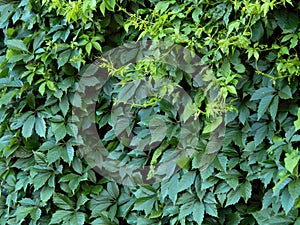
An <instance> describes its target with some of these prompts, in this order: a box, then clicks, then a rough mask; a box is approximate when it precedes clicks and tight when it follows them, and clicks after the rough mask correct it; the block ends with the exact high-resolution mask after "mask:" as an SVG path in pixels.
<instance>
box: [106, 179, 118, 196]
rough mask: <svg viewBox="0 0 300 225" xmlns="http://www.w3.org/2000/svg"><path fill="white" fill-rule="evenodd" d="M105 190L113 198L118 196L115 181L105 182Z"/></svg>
mask: <svg viewBox="0 0 300 225" xmlns="http://www.w3.org/2000/svg"><path fill="white" fill-rule="evenodd" d="M107 191H108V193H109V195H110V196H111V197H112V198H113V199H117V198H118V196H119V187H118V185H117V184H116V183H114V182H110V183H108V184H107Z"/></svg>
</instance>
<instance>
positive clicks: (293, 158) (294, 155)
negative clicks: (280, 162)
mask: <svg viewBox="0 0 300 225" xmlns="http://www.w3.org/2000/svg"><path fill="white" fill-rule="evenodd" d="M299 160H300V155H299V154H298V149H296V150H293V151H292V152H290V153H286V154H285V159H284V164H285V168H286V169H287V170H288V171H289V172H290V173H291V174H294V169H295V167H296V166H297V165H298V163H299Z"/></svg>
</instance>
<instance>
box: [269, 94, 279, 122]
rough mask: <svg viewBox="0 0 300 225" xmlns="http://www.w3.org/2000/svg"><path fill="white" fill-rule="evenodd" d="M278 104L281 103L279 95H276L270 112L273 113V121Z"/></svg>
mask: <svg viewBox="0 0 300 225" xmlns="http://www.w3.org/2000/svg"><path fill="white" fill-rule="evenodd" d="M278 104H279V97H278V96H275V97H274V98H273V100H272V103H271V104H270V107H269V112H270V115H271V117H272V119H273V121H275V118H276V115H277V111H278Z"/></svg>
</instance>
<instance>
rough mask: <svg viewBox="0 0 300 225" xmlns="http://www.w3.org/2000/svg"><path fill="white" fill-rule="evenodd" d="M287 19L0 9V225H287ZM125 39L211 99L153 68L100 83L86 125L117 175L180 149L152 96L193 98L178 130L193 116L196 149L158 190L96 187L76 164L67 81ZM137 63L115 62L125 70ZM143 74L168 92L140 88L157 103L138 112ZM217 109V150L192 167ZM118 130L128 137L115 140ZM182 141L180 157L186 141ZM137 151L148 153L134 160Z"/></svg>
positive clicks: (90, 0)
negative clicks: (214, 91) (222, 113)
mask: <svg viewBox="0 0 300 225" xmlns="http://www.w3.org/2000/svg"><path fill="white" fill-rule="evenodd" d="M299 14H300V3H298V1H292V0H243V1H235V0H226V1H219V0H217V1H212V0H193V1H192V0H184V1H175V0H166V1H157V0H151V1H137V0H132V1H125V0H123V1H122V0H121V1H114V0H84V1H83V0H79V1H66V0H63V1H59V0H52V1H50V0H42V1H37V0H22V1H21V2H10V3H9V2H8V3H5V2H1V6H0V30H1V32H0V107H1V108H0V123H1V125H0V180H1V186H0V190H1V193H0V224H1V225H2V224H3V225H4V224H11V225H16V224H31V225H33V224H66V225H67V224H70V225H75V224H79V225H83V224H92V225H98V224H137V225H143V224H147V225H148V224H213V225H216V224H230V225H234V224H245V225H246V224H249V225H254V224H278V225H279V224H296V225H299V224H300V219H299V218H300V215H299V207H300V188H299V187H300V177H299V160H300V154H299V150H298V147H297V146H298V142H299V141H300V133H299V130H300V109H299V94H298V93H299V85H300V84H299V81H298V76H299V71H300V61H299V52H300V47H299V43H298V42H299V39H300V19H299ZM138 40H139V41H143V40H151V41H164V42H165V43H169V44H178V45H181V46H183V47H184V48H186V49H188V50H189V52H191V53H192V55H193V54H196V55H198V56H199V57H200V58H201V63H204V64H205V65H207V66H208V68H210V70H207V71H212V73H213V76H210V77H213V78H207V79H208V81H209V82H208V83H214V84H215V85H217V86H218V88H219V90H220V93H221V97H222V98H221V100H220V99H219V98H218V100H217V101H216V102H213V103H215V104H207V103H208V102H207V99H206V94H207V91H208V89H209V88H207V89H203V88H200V87H199V84H198V83H197V82H195V80H196V79H195V78H194V79H193V78H192V77H190V76H188V74H187V73H186V72H185V71H184V70H182V69H179V68H174V67H172V66H169V65H166V64H164V63H161V62H149V61H141V62H139V63H136V64H134V65H131V66H130V67H125V68H123V69H122V70H117V71H114V72H112V73H111V77H110V79H109V81H108V82H107V83H106V84H105V87H104V88H103V91H102V92H101V93H99V98H98V102H97V108H96V120H97V124H98V131H99V138H101V139H102V142H103V144H104V145H105V146H106V148H107V149H108V150H109V152H110V153H111V154H112V155H113V156H114V157H115V158H116V159H118V160H120V161H122V163H124V164H128V165H134V166H138V167H142V166H144V165H150V168H151V166H152V167H154V166H155V165H156V164H157V163H159V162H164V161H168V157H171V155H172V149H174V146H175V147H176V145H177V144H178V142H179V141H180V140H179V138H178V136H179V133H180V126H179V120H180V119H179V118H178V115H177V111H176V110H177V109H176V104H177V103H178V102H179V101H180V99H179V100H178V99H176V100H174V102H171V103H170V102H168V101H163V100H162V98H161V96H164V95H165V94H166V93H168V92H172V91H171V90H173V89H174V87H176V86H180V87H182V88H183V89H184V90H185V91H186V92H187V93H188V94H189V95H190V96H191V97H192V99H193V102H192V103H191V104H190V105H188V106H189V107H187V105H185V109H183V115H184V116H183V117H184V120H189V118H190V117H197V118H198V119H199V123H200V125H199V127H200V128H201V131H203V132H201V134H200V135H199V137H198V138H199V139H198V141H197V144H196V145H197V151H196V152H194V154H193V156H192V157H191V158H190V159H183V160H182V161H180V162H178V165H179V170H178V171H177V172H176V173H175V174H173V175H170V179H168V180H164V181H162V182H157V183H155V184H153V185H147V184H144V185H133V186H127V185H122V184H118V183H116V182H114V181H113V180H111V179H109V177H108V178H107V177H102V176H101V175H100V174H98V173H97V170H94V169H93V168H92V167H91V165H90V164H89V163H88V162H87V160H86V158H84V157H82V152H81V151H80V148H79V147H80V146H81V145H82V143H81V142H80V137H79V136H80V135H81V133H80V132H79V131H78V127H77V126H76V124H77V122H78V121H76V117H74V116H72V111H73V108H79V109H84V108H85V104H86V103H85V102H84V101H83V100H82V99H81V97H80V95H79V94H78V83H79V81H80V78H81V77H82V76H83V75H84V74H86V73H87V70H88V69H89V67H87V65H88V64H89V63H92V62H94V61H95V60H96V59H97V58H98V57H100V56H101V54H102V53H104V52H107V51H109V50H110V49H113V48H115V47H118V46H120V45H122V44H124V43H128V42H130V41H138ZM137 54H138V52H136V51H134V49H133V51H131V52H130V53H128V52H127V53H126V56H130V55H132V58H129V59H128V58H127V59H126V60H128V62H129V61H130V60H132V59H133V58H134V57H136V55H137ZM126 60H125V63H126ZM183 60H184V62H187V63H188V62H190V61H191V60H193V56H189V55H185V57H184V59H183ZM145 74H147V76H148V77H150V78H151V79H154V80H155V79H159V78H167V79H168V80H169V83H160V85H161V86H155V85H154V86H153V89H159V91H158V92H151V93H152V96H151V97H150V98H145V99H146V100H145V101H142V102H139V101H138V100H139V99H135V98H137V97H136V96H138V93H141V91H140V90H139V88H141V86H139V85H140V83H143V82H144V81H143V79H144V78H145ZM151 79H150V81H151ZM132 81H134V82H140V83H138V84H139V85H131V86H130V82H132ZM94 84H95V82H94V80H93V79H90V80H88V79H87V82H86V83H85V84H84V85H85V86H86V87H92V86H93V85H94ZM157 84H158V83H157ZM170 84H171V85H170ZM126 87H127V89H126ZM208 87H211V86H210V85H208ZM153 93H154V94H153ZM155 94H156V95H155ZM141 96H143V94H141ZM143 97H147V96H143ZM116 99H117V101H116ZM224 99H226V104H225V103H224V102H223V100H224ZM129 100H136V101H129ZM128 102H129V104H128ZM220 103H222V104H220ZM223 103H224V108H225V109H226V112H227V113H226V118H225V125H226V130H225V136H224V140H223V142H222V146H220V151H218V150H219V146H213V147H214V148H215V149H211V152H209V154H206V155H203V151H205V148H206V147H205V146H206V144H207V141H208V139H209V135H208V134H209V133H210V132H211V131H213V130H214V129H216V128H217V127H218V126H219V125H220V123H221V122H220V121H217V120H213V121H211V120H210V118H211V117H212V116H214V114H215V110H216V107H215V105H222V106H223ZM115 104H123V105H124V107H123V108H124V109H128V110H129V111H130V110H131V111H130V113H131V116H132V117H133V118H134V119H135V122H134V123H133V124H130V126H128V124H126V123H122V115H123V114H122V112H118V111H114V112H115V114H112V113H111V112H112V111H111V108H112V107H113V106H114V105H115ZM178 104H179V103H178ZM182 104H185V102H183V103H182ZM178 107H180V106H178ZM83 111H84V110H83ZM118 113H119V114H118ZM150 118H151V123H150ZM216 121H217V122H216ZM214 123H217V124H214ZM161 124H165V126H164V127H162V126H161ZM85 126H88V125H86V124H85ZM149 126H152V127H151V129H148V127H149ZM128 127H130V129H129V130H132V132H133V133H134V134H135V137H137V138H136V139H134V138H133V139H131V140H130V137H129V136H128V135H127V136H126V134H128V133H129V132H130V131H128ZM165 127H166V129H164V128H165ZM185 135H186V139H185V141H186V142H184V145H183V147H184V148H188V145H189V143H190V142H193V140H190V139H188V138H189V137H191V136H190V134H189V133H186V134H185ZM118 137H124V138H123V139H120V140H119V138H118ZM128 142H130V143H128ZM156 142H161V143H160V144H158V145H156V144H155V143H156ZM147 143H150V144H154V145H152V146H153V147H152V148H150V150H149V151H147V152H143V151H139V149H143V147H144V146H145V145H147ZM128 146H130V147H131V148H128ZM185 150H186V149H185ZM203 157H205V158H203ZM171 173H173V170H172V171H171ZM151 176H153V174H151V173H150V174H148V177H151Z"/></svg>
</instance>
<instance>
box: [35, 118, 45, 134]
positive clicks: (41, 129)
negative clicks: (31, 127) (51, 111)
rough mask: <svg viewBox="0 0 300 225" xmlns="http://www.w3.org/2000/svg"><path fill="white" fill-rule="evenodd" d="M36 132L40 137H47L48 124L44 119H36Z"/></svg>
mask: <svg viewBox="0 0 300 225" xmlns="http://www.w3.org/2000/svg"><path fill="white" fill-rule="evenodd" d="M35 132H36V133H37V134H38V135H39V136H40V137H45V135H46V123H45V120H44V118H41V117H36V118H35Z"/></svg>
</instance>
